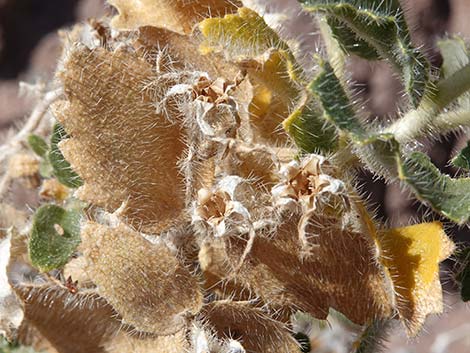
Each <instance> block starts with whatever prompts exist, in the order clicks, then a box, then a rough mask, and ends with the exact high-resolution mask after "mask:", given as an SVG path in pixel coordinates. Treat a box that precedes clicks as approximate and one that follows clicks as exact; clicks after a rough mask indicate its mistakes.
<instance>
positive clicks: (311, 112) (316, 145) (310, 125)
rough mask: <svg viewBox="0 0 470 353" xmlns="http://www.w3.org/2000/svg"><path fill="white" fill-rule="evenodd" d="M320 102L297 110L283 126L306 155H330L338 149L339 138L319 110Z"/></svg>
mask: <svg viewBox="0 0 470 353" xmlns="http://www.w3.org/2000/svg"><path fill="white" fill-rule="evenodd" d="M317 105H318V102H316V101H315V100H313V99H312V100H310V102H309V103H307V104H305V105H302V106H301V107H300V108H298V109H296V110H295V111H294V112H293V113H292V114H291V115H290V116H289V117H288V118H287V119H286V120H285V121H284V122H283V123H282V124H283V127H284V129H285V130H286V131H287V132H288V133H289V135H290V136H291V137H292V138H293V139H294V141H295V143H296V144H297V146H298V147H299V148H300V149H301V150H302V152H305V153H321V154H325V153H330V152H334V151H336V150H337V148H338V136H337V133H336V129H335V127H334V126H332V125H331V124H330V123H329V122H328V121H326V120H325V118H324V117H323V116H322V113H321V112H320V111H319V110H318V108H317Z"/></svg>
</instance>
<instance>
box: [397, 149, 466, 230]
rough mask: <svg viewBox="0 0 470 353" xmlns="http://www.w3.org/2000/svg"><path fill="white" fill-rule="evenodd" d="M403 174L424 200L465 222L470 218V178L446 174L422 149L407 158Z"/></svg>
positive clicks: (403, 179)
mask: <svg viewBox="0 0 470 353" xmlns="http://www.w3.org/2000/svg"><path fill="white" fill-rule="evenodd" d="M399 177H400V179H401V180H402V181H404V182H405V183H406V184H408V185H409V186H410V187H411V188H412V189H413V191H414V192H415V194H416V196H417V197H418V198H419V199H420V200H421V201H424V202H427V203H428V204H429V205H430V206H432V208H434V209H435V210H436V211H438V212H440V213H441V214H443V215H444V216H446V217H447V218H449V219H451V220H452V221H454V222H456V223H458V224H463V223H465V222H467V221H468V219H469V218H470V194H469V192H468V190H470V178H459V179H454V178H451V177H450V176H448V175H445V174H442V173H441V172H440V171H439V169H437V168H436V166H434V164H433V163H432V162H431V160H430V159H429V157H428V156H426V155H425V154H423V153H421V152H413V153H411V154H410V155H409V156H407V157H406V158H405V160H404V162H402V163H401V165H400V172H399Z"/></svg>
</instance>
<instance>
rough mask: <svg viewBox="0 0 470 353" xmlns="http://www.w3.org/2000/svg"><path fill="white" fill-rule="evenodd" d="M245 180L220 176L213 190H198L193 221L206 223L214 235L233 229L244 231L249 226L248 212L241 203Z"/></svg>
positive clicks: (243, 198)
mask: <svg viewBox="0 0 470 353" xmlns="http://www.w3.org/2000/svg"><path fill="white" fill-rule="evenodd" d="M244 184H246V181H245V180H243V179H242V178H240V177H239V176H235V175H229V176H226V177H224V178H222V179H221V180H220V181H219V183H218V184H217V186H216V188H215V189H214V191H212V192H210V191H208V190H207V189H202V190H199V192H198V201H197V202H196V203H195V206H194V211H193V217H192V218H193V222H194V223H199V222H202V223H207V224H208V225H209V226H210V227H211V228H212V230H213V232H214V235H215V236H216V237H220V236H223V235H226V234H230V233H232V232H234V231H240V232H242V233H243V232H246V231H247V230H248V229H250V227H251V220H250V212H249V211H248V209H247V208H246V207H245V205H244V204H243V201H245V200H246V197H247V196H249V194H245V192H244V190H245V189H246V187H245V188H244V186H246V185H244Z"/></svg>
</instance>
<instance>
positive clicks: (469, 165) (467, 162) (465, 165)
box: [452, 141, 470, 170]
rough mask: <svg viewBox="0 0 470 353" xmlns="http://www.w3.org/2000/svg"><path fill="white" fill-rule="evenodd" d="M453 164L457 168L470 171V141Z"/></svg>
mask: <svg viewBox="0 0 470 353" xmlns="http://www.w3.org/2000/svg"><path fill="white" fill-rule="evenodd" d="M452 164H453V165H454V166H456V167H459V168H462V169H465V170H470V141H468V142H467V146H466V147H464V148H463V149H462V151H460V153H459V154H458V155H457V156H455V157H454V158H453V159H452Z"/></svg>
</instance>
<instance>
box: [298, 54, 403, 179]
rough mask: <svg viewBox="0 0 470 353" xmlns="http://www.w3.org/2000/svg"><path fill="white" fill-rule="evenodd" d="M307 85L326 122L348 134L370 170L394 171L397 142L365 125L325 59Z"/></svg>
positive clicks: (395, 171)
mask: <svg viewBox="0 0 470 353" xmlns="http://www.w3.org/2000/svg"><path fill="white" fill-rule="evenodd" d="M307 89H308V91H310V93H311V94H313V95H314V96H316V97H317V98H318V100H319V101H320V103H321V106H322V108H323V110H324V117H325V119H326V122H325V125H327V124H326V123H329V124H330V125H332V126H334V127H336V129H337V130H338V132H339V133H340V134H342V135H346V136H349V137H350V139H351V141H352V142H354V147H355V152H356V153H357V154H358V155H359V156H360V157H361V159H362V160H363V161H364V162H365V163H366V164H367V165H368V166H369V167H370V168H371V169H372V170H374V171H376V172H377V173H378V174H379V175H381V176H390V174H392V175H396V174H397V158H398V156H399V150H400V149H399V145H398V143H397V142H396V141H395V139H394V137H393V135H391V134H382V133H377V132H374V131H372V132H371V131H368V130H367V129H366V128H365V126H364V125H363V123H362V122H361V120H360V119H359V118H358V117H357V114H356V112H355V110H354V107H353V105H352V104H351V102H350V99H349V97H348V94H347V93H346V91H345V89H344V88H343V86H342V85H341V82H340V80H339V79H338V77H337V76H336V75H335V73H334V70H333V68H332V67H331V65H330V64H329V63H328V62H324V61H322V62H320V69H319V72H318V74H317V76H316V77H315V78H314V79H313V81H312V82H311V83H310V84H309V85H308V87H307ZM291 134H292V133H291ZM294 138H295V136H294ZM304 144H306V142H304Z"/></svg>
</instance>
